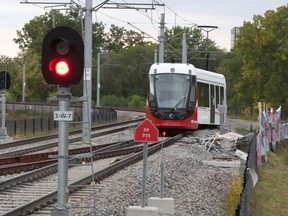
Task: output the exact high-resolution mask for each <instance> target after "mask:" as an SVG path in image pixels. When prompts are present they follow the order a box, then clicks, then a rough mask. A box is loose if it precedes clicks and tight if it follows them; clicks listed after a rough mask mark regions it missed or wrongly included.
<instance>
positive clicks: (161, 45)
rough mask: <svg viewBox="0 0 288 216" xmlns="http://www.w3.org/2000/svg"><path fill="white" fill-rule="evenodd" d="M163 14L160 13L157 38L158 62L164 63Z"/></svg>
mask: <svg viewBox="0 0 288 216" xmlns="http://www.w3.org/2000/svg"><path fill="white" fill-rule="evenodd" d="M164 18H165V14H161V22H160V39H159V43H160V44H159V63H164V43H165V38H164V28H165V23H164Z"/></svg>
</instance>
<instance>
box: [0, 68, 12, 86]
mask: <svg viewBox="0 0 288 216" xmlns="http://www.w3.org/2000/svg"><path fill="white" fill-rule="evenodd" d="M10 82H11V77H10V74H9V73H8V72H7V71H1V72H0V90H7V89H9V88H10Z"/></svg>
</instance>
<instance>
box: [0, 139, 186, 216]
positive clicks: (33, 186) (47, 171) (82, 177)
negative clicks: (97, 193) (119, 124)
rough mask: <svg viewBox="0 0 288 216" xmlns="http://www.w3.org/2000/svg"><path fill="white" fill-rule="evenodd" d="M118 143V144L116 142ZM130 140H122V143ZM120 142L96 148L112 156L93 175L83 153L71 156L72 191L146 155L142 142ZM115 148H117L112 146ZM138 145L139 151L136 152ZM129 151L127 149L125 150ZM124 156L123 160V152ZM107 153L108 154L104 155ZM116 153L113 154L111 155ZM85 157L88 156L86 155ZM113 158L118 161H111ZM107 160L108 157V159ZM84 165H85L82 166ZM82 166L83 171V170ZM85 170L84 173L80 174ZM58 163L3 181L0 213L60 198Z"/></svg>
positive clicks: (35, 207) (27, 209)
mask: <svg viewBox="0 0 288 216" xmlns="http://www.w3.org/2000/svg"><path fill="white" fill-rule="evenodd" d="M184 135H185V134H179V135H177V136H174V137H171V138H167V139H166V140H165V141H162V142H161V143H155V144H153V145H150V146H149V148H148V154H149V155H150V154H153V153H155V152H157V151H158V150H160V149H161V146H162V145H163V146H164V147H166V146H169V145H171V144H172V143H174V142H176V141H177V140H178V139H180V138H181V137H183V136H184ZM115 145H116V144H115ZM121 145H122V146H123V145H126V146H127V143H126V144H123V143H119V144H118V147H119V146H121ZM118 147H116V146H110V147H106V148H101V149H99V150H96V151H95V152H93V156H92V157H93V159H94V160H95V159H99V158H103V157H109V159H102V160H101V163H100V164H97V165H96V164H94V163H99V161H100V160H96V162H93V164H94V165H93V166H92V167H97V170H96V171H95V170H94V171H95V172H94V174H93V178H92V176H91V167H89V166H82V165H83V164H82V161H83V160H79V157H75V158H74V157H73V158H71V159H70V160H69V164H70V166H71V168H69V170H68V172H69V174H68V176H69V194H71V193H73V192H75V191H77V190H79V189H81V188H82V187H83V186H84V185H87V184H88V185H89V184H91V181H92V179H94V181H96V182H98V181H100V180H102V179H104V178H106V177H108V176H109V175H112V174H113V173H115V172H117V171H119V170H120V169H122V168H124V167H126V166H128V165H130V164H133V163H135V162H137V161H139V160H141V159H142V158H143V152H142V145H138V146H136V147H129V148H125V149H120V150H119V149H117V148H118ZM111 148H112V149H113V150H111ZM135 148H137V149H138V150H137V151H138V152H137V153H132V152H135V151H136V149H135ZM124 151H125V153H124ZM127 153H128V154H129V155H128V156H125V157H123V156H121V158H120V160H119V155H126V154H127ZM104 154H106V156H104ZM111 157H112V158H111ZM83 158H87V154H86V156H84V157H83ZM112 159H113V161H114V163H112V164H111V163H110V162H111V160H112ZM104 160H105V161H104ZM88 161H89V160H88ZM80 167H81V168H80ZM79 169H81V171H79ZM79 172H81V174H79ZM56 174H57V164H56V163H55V164H52V165H49V166H46V167H43V168H40V169H37V170H35V171H32V172H29V173H26V174H24V175H20V176H17V177H15V178H12V179H8V180H6V181H2V182H0V197H1V198H2V199H1V200H0V214H1V215H28V214H31V213H33V212H35V211H37V210H39V209H41V208H43V207H45V206H47V205H49V204H52V203H54V202H55V201H56V198H57V180H56V179H57V176H56Z"/></svg>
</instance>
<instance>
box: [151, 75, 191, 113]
mask: <svg viewBox="0 0 288 216" xmlns="http://www.w3.org/2000/svg"><path fill="white" fill-rule="evenodd" d="M154 81H155V86H154V87H155V88H154V90H155V93H156V97H157V104H158V107H159V108H175V109H179V108H186V106H187V101H188V98H189V95H188V94H189V89H190V83H191V76H188V75H185V74H157V75H155V77H154Z"/></svg>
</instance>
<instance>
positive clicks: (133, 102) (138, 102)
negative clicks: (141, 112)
mask: <svg viewBox="0 0 288 216" xmlns="http://www.w3.org/2000/svg"><path fill="white" fill-rule="evenodd" d="M128 107H133V108H145V99H144V98H141V97H140V96H139V95H133V96H132V97H131V98H130V99H129V101H128Z"/></svg>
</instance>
